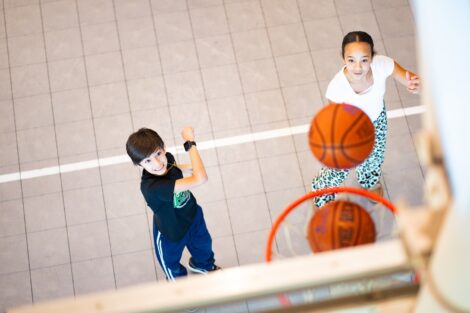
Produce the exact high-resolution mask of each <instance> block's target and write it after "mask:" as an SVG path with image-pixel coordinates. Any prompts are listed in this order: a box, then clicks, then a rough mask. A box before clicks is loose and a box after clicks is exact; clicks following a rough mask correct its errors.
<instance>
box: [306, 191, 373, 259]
mask: <svg viewBox="0 0 470 313" xmlns="http://www.w3.org/2000/svg"><path fill="white" fill-rule="evenodd" d="M375 235H376V232H375V226H374V222H373V220H372V218H371V217H370V215H369V213H367V211H366V210H364V209H363V208H362V207H361V206H359V205H358V204H356V203H353V202H350V201H342V200H341V201H332V202H330V203H328V204H326V205H325V206H323V207H322V208H321V209H320V210H318V211H317V212H316V213H315V215H313V217H312V219H311V220H310V223H309V226H308V241H309V244H310V248H311V249H312V250H313V252H322V251H329V250H335V249H340V248H346V247H352V246H358V245H363V244H368V243H373V242H375Z"/></svg>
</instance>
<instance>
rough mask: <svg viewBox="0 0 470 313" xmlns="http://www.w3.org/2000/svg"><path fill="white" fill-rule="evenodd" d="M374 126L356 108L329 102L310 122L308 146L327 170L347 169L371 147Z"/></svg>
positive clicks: (357, 163)
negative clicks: (328, 168)
mask: <svg viewBox="0 0 470 313" xmlns="http://www.w3.org/2000/svg"><path fill="white" fill-rule="evenodd" d="M374 140H375V128H374V124H373V123H372V121H371V120H370V118H369V117H368V116H367V114H366V113H364V112H363V111H362V110H361V109H359V108H358V107H355V106H352V105H349V104H344V103H343V104H337V103H332V104H329V105H327V106H326V107H324V108H323V109H322V110H320V111H319V112H318V113H317V114H316V115H315V116H314V117H313V120H312V123H311V125H310V131H309V146H310V150H311V151H312V153H313V155H314V156H315V157H316V158H317V159H318V160H319V161H320V162H322V163H323V164H324V165H326V166H327V167H330V168H337V169H348V168H353V167H355V166H357V165H359V164H361V163H362V162H363V161H364V160H365V159H367V157H368V156H369V155H370V153H371V152H372V149H373V148H374Z"/></svg>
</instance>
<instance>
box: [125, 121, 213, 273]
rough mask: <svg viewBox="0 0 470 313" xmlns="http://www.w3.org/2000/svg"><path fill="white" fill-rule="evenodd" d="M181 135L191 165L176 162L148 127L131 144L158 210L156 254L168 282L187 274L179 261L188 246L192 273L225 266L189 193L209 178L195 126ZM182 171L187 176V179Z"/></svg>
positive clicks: (143, 187) (143, 182)
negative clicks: (216, 256)
mask: <svg viewBox="0 0 470 313" xmlns="http://www.w3.org/2000/svg"><path fill="white" fill-rule="evenodd" d="M181 136H182V137H183V139H184V140H185V143H184V149H185V150H186V151H187V152H188V153H189V157H190V159H191V164H184V165H177V164H176V162H175V158H174V157H173V155H172V154H171V153H169V152H165V144H164V143H163V140H162V139H161V137H160V136H159V135H158V134H157V133H156V132H155V131H153V130H151V129H148V128H141V129H139V130H138V131H137V132H135V133H133V134H131V135H130V136H129V139H128V140H127V143H126V150H127V154H128V155H129V157H130V158H131V160H132V162H133V163H134V165H139V166H141V167H142V168H143V171H142V179H141V183H140V189H141V191H142V194H143V195H144V198H145V200H146V201H147V204H148V206H149V207H150V208H151V209H152V211H153V213H154V215H153V237H154V244H155V253H156V255H157V260H158V262H159V263H160V266H161V267H162V269H163V271H164V273H165V276H166V278H167V280H174V279H175V278H177V277H181V276H186V275H187V270H186V268H185V267H184V266H183V265H182V264H181V263H180V260H181V255H182V253H183V249H184V247H187V248H188V250H189V252H190V254H191V258H190V259H189V263H188V268H189V270H190V271H191V272H194V273H199V274H205V273H207V272H210V271H215V270H218V269H220V268H219V267H218V266H217V265H215V263H214V262H215V260H214V253H213V252H212V239H211V236H210V234H209V232H208V230H207V227H206V223H205V221H204V215H203V213H202V209H201V207H200V206H199V205H198V204H197V202H196V198H195V197H194V195H193V194H192V193H191V192H190V191H189V189H192V188H194V187H197V186H199V185H202V184H203V183H205V182H206V181H207V174H206V170H205V168H204V164H203V162H202V160H201V157H200V155H199V152H198V150H197V147H196V143H195V142H194V131H193V129H192V128H191V127H185V128H183V130H182V132H181ZM182 171H184V172H185V173H187V174H188V176H187V177H183V173H182Z"/></svg>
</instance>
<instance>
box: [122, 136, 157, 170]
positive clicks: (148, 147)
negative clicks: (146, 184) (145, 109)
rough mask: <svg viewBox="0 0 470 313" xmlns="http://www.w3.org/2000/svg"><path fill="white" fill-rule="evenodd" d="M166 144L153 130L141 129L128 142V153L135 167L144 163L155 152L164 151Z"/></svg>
mask: <svg viewBox="0 0 470 313" xmlns="http://www.w3.org/2000/svg"><path fill="white" fill-rule="evenodd" d="M164 148H165V144H164V143H163V140H162V138H161V137H160V136H159V135H158V134H157V132H155V131H154V130H152V129H149V128H141V129H139V130H138V131H136V132H135V133H133V134H131V135H130V136H129V138H128V139H127V142H126V151H127V154H128V155H129V157H130V158H131V160H132V163H134V165H137V164H139V163H140V162H142V160H143V159H145V158H147V157H148V156H149V155H151V154H152V153H154V152H155V150H157V149H164Z"/></svg>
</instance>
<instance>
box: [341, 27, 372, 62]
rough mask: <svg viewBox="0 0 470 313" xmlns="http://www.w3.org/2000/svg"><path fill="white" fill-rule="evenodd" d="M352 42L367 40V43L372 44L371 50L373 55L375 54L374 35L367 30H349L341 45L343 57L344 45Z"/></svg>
mask: <svg viewBox="0 0 470 313" xmlns="http://www.w3.org/2000/svg"><path fill="white" fill-rule="evenodd" d="M351 42H366V43H368V44H369V46H370V51H371V53H372V56H374V55H375V51H374V41H373V40H372V37H371V36H370V35H369V34H368V33H366V32H362V31H354V32H349V33H348V34H347V35H346V36H344V38H343V44H342V46H341V56H342V57H343V58H344V47H346V45H347V44H348V43H351Z"/></svg>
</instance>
